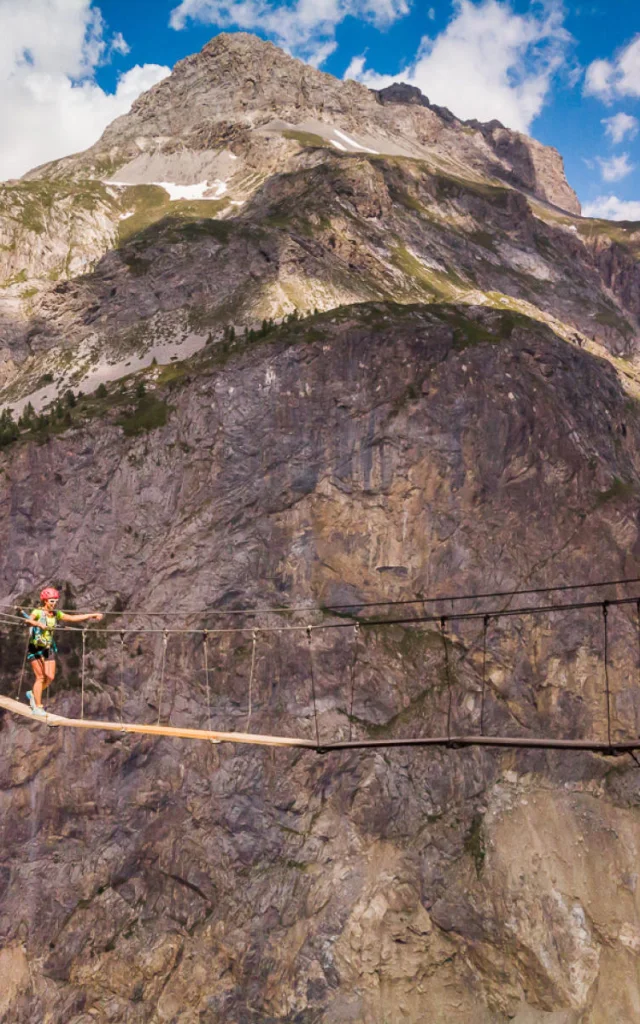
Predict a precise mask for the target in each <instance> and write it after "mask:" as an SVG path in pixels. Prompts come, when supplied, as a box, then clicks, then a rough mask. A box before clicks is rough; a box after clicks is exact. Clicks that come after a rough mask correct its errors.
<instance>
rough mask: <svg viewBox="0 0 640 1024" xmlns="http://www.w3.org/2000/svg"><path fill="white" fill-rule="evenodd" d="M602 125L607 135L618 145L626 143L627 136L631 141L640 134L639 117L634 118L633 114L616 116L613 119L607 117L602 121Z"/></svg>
mask: <svg viewBox="0 0 640 1024" xmlns="http://www.w3.org/2000/svg"><path fill="white" fill-rule="evenodd" d="M601 124H603V125H604V130H605V132H606V134H607V135H608V136H609V138H610V139H611V141H612V142H614V143H615V144H616V145H617V144H618V143H620V142H624V140H625V139H626V138H627V136H628V137H629V138H630V139H634V138H635V137H636V135H637V134H638V127H639V126H640V122H639V121H638V118H637V117H634V116H633V115H632V114H623V113H620V114H614V116H613V117H605V118H603V119H602V121H601Z"/></svg>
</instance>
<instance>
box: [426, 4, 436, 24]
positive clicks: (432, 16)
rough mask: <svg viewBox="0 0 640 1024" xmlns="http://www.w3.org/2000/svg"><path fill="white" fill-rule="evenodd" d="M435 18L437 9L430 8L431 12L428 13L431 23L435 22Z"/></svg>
mask: <svg viewBox="0 0 640 1024" xmlns="http://www.w3.org/2000/svg"><path fill="white" fill-rule="evenodd" d="M435 17H436V9H435V7H430V8H429V10H428V11H427V18H428V19H429V21H435Z"/></svg>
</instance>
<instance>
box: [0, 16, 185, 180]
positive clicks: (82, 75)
mask: <svg viewBox="0 0 640 1024" xmlns="http://www.w3.org/2000/svg"><path fill="white" fill-rule="evenodd" d="M127 51H128V46H127V43H126V42H125V40H124V38H123V37H122V35H121V33H117V34H116V35H115V36H114V37H113V38H112V39H108V38H107V37H106V34H105V24H104V20H103V18H102V14H101V12H100V10H99V9H98V8H96V7H94V6H92V3H91V0H0V138H2V148H1V149H0V180H2V179H5V178H8V177H17V176H18V175H20V174H23V173H25V172H26V171H28V170H30V169H31V168H32V167H35V166H37V165H38V164H41V163H45V162H46V161H48V160H53V159H56V158H57V157H61V156H66V155H68V154H69V153H73V152H77V151H78V150H80V149H85V148H86V147H87V146H89V145H91V144H92V143H93V142H95V141H96V139H97V138H98V137H99V136H100V134H101V132H102V131H103V130H104V129H105V128H106V126H107V125H108V124H109V123H110V122H111V121H112V120H113V119H114V118H115V117H118V116H119V115H120V114H124V113H125V112H126V111H127V110H128V109H129V107H130V106H131V104H132V103H133V101H134V100H135V99H136V97H137V96H139V95H140V93H141V92H143V91H144V90H145V89H149V88H150V87H151V86H152V85H154V84H155V83H156V82H158V81H160V80H161V79H162V78H165V77H166V75H168V74H169V68H164V67H160V66H159V65H157V64H145V65H144V66H142V67H140V66H136V67H133V68H131V69H130V70H129V71H127V72H126V73H125V74H123V75H121V77H120V79H119V81H118V85H117V89H116V92H115V93H114V94H109V93H106V92H105V91H104V90H103V89H101V88H100V87H99V86H98V85H97V84H96V82H95V80H94V77H93V76H94V72H95V69H96V68H97V67H98V66H99V64H100V63H101V62H103V61H104V60H105V59H106V58H107V56H108V54H109V53H110V52H118V53H121V54H124V53H126V52H127Z"/></svg>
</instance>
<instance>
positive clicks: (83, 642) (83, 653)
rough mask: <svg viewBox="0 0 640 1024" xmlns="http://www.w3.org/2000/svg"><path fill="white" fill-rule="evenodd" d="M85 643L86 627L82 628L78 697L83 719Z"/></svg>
mask: <svg viewBox="0 0 640 1024" xmlns="http://www.w3.org/2000/svg"><path fill="white" fill-rule="evenodd" d="M86 645H87V631H86V629H83V630H82V669H81V683H80V686H81V690H82V696H81V698H80V718H82V719H84V666H85V660H86V653H87V649H86Z"/></svg>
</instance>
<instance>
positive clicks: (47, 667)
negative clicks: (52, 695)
mask: <svg viewBox="0 0 640 1024" xmlns="http://www.w3.org/2000/svg"><path fill="white" fill-rule="evenodd" d="M42 664H43V667H44V683H43V687H42V688H43V690H46V689H47V687H49V686H51V684H52V682H53V680H54V679H55V677H56V659H55V658H50V659H49V660H48V661H44V662H43V663H42Z"/></svg>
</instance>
